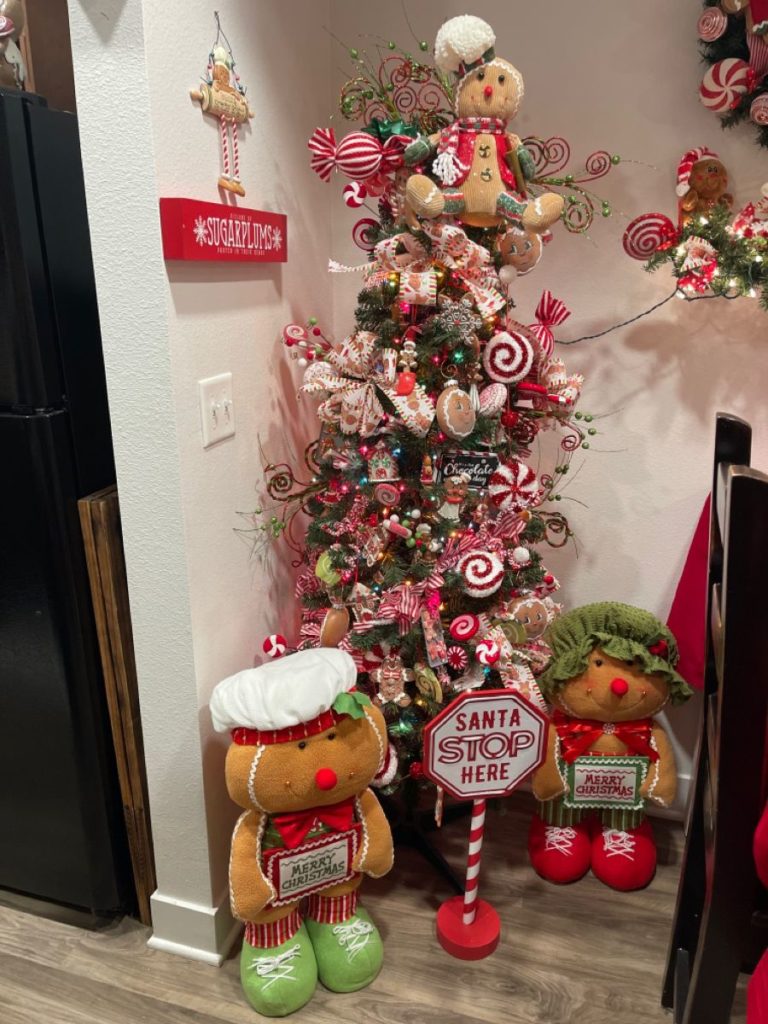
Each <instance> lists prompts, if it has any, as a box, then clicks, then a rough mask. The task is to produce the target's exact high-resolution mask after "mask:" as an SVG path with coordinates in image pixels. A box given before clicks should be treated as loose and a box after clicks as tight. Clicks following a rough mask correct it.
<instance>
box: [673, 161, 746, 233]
mask: <svg viewBox="0 0 768 1024" xmlns="http://www.w3.org/2000/svg"><path fill="white" fill-rule="evenodd" d="M675 192H676V194H677V197H678V201H679V202H678V222H679V226H680V227H681V228H682V227H684V226H685V225H686V224H687V223H688V222H689V221H691V220H693V218H694V217H697V216H703V215H706V214H708V213H711V211H712V210H713V209H714V208H715V207H716V206H726V207H728V209H730V208H731V206H733V196H732V195H731V193H730V192H729V191H728V171H727V170H726V169H725V166H724V165H723V162H722V161H721V160H720V158H719V157H718V155H717V153H714V152H713V151H712V150H711V149H707V147H706V146H700V147H698V148H697V149H689V150H688V151H687V152H686V153H683V155H682V157H681V158H680V163H679V164H678V168H677V185H676V187H675Z"/></svg>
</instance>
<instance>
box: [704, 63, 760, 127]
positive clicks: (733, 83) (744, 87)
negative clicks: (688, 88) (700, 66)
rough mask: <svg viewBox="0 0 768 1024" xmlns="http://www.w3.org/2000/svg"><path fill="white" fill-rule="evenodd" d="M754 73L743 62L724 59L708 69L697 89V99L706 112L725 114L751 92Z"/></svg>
mask: <svg viewBox="0 0 768 1024" xmlns="http://www.w3.org/2000/svg"><path fill="white" fill-rule="evenodd" d="M753 78H754V72H752V70H751V69H750V66H749V64H747V62H746V61H745V60H740V59H739V58H738V57H726V59H725V60H719V61H717V63H716V64H713V65H712V67H711V68H708V70H707V73H706V74H705V75H704V78H703V79H702V82H701V86H700V88H699V99H700V100H701V102H702V103H703V104H704V106H705V107H706V108H707V109H708V110H712V111H714V112H715V113H716V114H727V113H728V112H729V111H730V110H733V109H734V107H737V106H738V105H739V103H740V101H741V97H742V96H744V95H745V93H748V92H750V91H751V87H752V80H753Z"/></svg>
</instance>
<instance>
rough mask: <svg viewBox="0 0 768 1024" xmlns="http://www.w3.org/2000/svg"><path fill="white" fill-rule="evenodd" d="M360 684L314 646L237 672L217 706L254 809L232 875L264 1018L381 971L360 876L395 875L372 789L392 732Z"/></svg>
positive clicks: (345, 660) (343, 659) (350, 987)
mask: <svg viewBox="0 0 768 1024" xmlns="http://www.w3.org/2000/svg"><path fill="white" fill-rule="evenodd" d="M356 678H357V672H356V669H355V664H354V662H353V660H352V658H351V657H350V656H349V655H348V654H346V653H345V652H344V651H339V650H337V649H333V648H314V649H312V650H306V651H299V652H298V653H296V654H292V655H289V656H288V657H286V658H282V659H280V660H278V661H274V662H271V663H269V664H266V665H262V666H260V667H259V668H253V669H246V670H245V671H243V672H240V673H238V674H237V675H234V676H231V677H230V678H229V679H225V680H224V681H223V682H222V683H219V685H218V686H217V687H216V689H215V690H214V692H213V696H212V697H211V716H212V718H213V723H214V726H215V728H216V729H217V730H218V731H220V732H230V733H231V736H232V745H231V746H230V748H229V751H228V753H227V762H226V780H227V789H228V791H229V794H230V796H231V797H232V799H233V800H234V801H235V803H236V804H238V805H239V806H240V807H242V808H244V810H243V813H242V814H241V815H240V818H239V819H238V821H237V824H236V826H235V830H234V833H233V835H232V851H231V856H230V870H229V881H230V901H231V905H232V912H233V914H234V915H235V916H236V917H237V918H239V919H240V920H241V921H244V922H245V939H244V942H243V950H242V954H241V960H240V977H241V981H242V985H243V989H244V991H245V994H246V996H247V998H248V1000H249V1002H250V1003H251V1005H252V1006H253V1007H254V1008H255V1009H256V1010H258V1011H259V1012H260V1013H262V1014H264V1015H266V1016H273V1017H276V1016H284V1015H285V1014H288V1013H291V1012H293V1011H294V1010H297V1009H299V1007H301V1006H303V1005H304V1004H305V1003H306V1002H307V1001H308V1000H309V999H310V997H311V996H312V993H313V992H314V990H315V987H316V985H317V980H318V978H319V980H320V981H321V982H322V983H323V984H324V985H325V986H326V987H327V988H330V989H332V990H334V991H337V992H352V991H356V990H357V989H361V988H363V987H364V986H366V985H368V984H369V983H370V982H371V981H373V979H374V978H375V977H376V975H377V973H378V971H379V969H380V967H381V963H382V953H383V950H382V943H381V938H380V936H379V933H378V931H377V929H376V927H375V925H374V924H373V922H372V921H371V919H370V917H369V916H368V914H367V913H366V912H365V911H364V910H363V909H362V908H360V907H359V906H358V902H357V896H358V893H357V891H358V887H359V885H360V882H361V880H362V876H363V874H367V875H371V876H373V877H375V878H378V877H380V876H381V875H384V874H386V873H387V872H388V871H389V869H390V868H391V867H392V857H393V853H392V836H391V834H390V831H389V826H388V824H387V821H386V818H385V817H384V814H383V812H382V810H381V807H380V806H379V803H378V801H377V800H376V797H375V796H374V795H373V793H372V792H371V790H370V789H368V784H369V783H370V782H371V781H372V779H373V778H374V777H375V776H376V773H377V771H378V769H379V768H380V766H381V765H382V764H383V763H384V760H385V754H386V748H387V730H386V726H385V723H384V718H383V717H382V715H381V712H379V711H378V710H377V709H376V708H375V707H373V706H372V705H371V702H370V701H369V699H368V698H367V697H366V696H365V695H364V694H362V693H358V692H356V690H355V688H354V687H355V681H356Z"/></svg>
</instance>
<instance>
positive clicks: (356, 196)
mask: <svg viewBox="0 0 768 1024" xmlns="http://www.w3.org/2000/svg"><path fill="white" fill-rule="evenodd" d="M341 196H342V199H343V200H344V204H345V205H346V206H349V207H350V209H352V210H356V209H357V208H358V206H362V205H363V203H364V202H365V200H366V198H367V196H368V190H367V188H366V187H365V185H363V183H362V182H361V181H350V183H349V184H348V185H345V186H344V188H343V189H342V190H341Z"/></svg>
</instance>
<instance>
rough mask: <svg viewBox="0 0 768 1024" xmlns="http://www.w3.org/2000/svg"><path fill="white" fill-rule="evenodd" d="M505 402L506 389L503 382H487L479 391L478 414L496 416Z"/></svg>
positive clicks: (488, 416)
mask: <svg viewBox="0 0 768 1024" xmlns="http://www.w3.org/2000/svg"><path fill="white" fill-rule="evenodd" d="M506 404H507V389H506V387H505V386H504V385H503V384H489V385H488V386H487V387H484V388H483V390H482V391H481V392H480V415H481V416H485V417H487V418H490V417H491V416H496V415H498V413H500V412H501V410H502V409H503V408H504V406H505V405H506Z"/></svg>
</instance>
